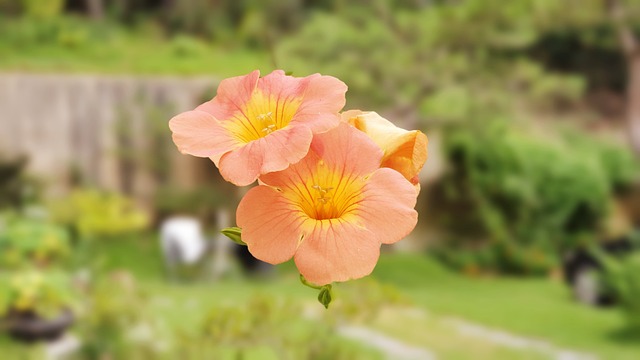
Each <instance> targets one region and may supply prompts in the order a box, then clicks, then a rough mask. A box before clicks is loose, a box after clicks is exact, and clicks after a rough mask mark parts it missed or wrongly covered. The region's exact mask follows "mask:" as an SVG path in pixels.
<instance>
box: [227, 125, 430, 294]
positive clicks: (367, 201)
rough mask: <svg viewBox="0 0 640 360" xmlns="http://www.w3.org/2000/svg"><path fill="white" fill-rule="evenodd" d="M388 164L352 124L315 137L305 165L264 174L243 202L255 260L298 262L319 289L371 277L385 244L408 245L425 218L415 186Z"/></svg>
mask: <svg viewBox="0 0 640 360" xmlns="http://www.w3.org/2000/svg"><path fill="white" fill-rule="evenodd" d="M381 159H382V151H381V150H380V148H379V147H378V146H377V145H376V144H375V143H374V142H373V141H371V139H369V138H368V137H367V136H366V135H365V134H364V133H362V132H360V131H357V130H355V129H354V128H353V127H351V126H349V125H347V124H344V123H343V124H341V125H340V126H338V127H337V128H335V129H333V130H331V131H329V132H326V133H323V134H319V135H315V136H314V138H313V142H312V144H311V148H310V150H309V153H308V154H307V155H306V156H305V157H304V159H302V160H301V161H300V162H299V163H297V164H294V165H291V166H290V167H289V168H287V169H286V170H283V171H279V172H274V173H270V174H266V175H263V176H261V177H260V185H259V186H257V187H254V188H252V189H251V190H249V192H248V193H247V194H246V195H245V197H244V198H243V199H242V201H241V202H240V205H239V206H238V211H237V213H236V222H237V224H238V226H239V227H241V228H242V240H243V241H244V242H246V243H247V245H248V247H249V251H250V252H251V254H253V256H255V257H256V258H258V259H260V260H263V261H266V262H268V263H271V264H278V263H282V262H284V261H287V260H289V259H290V258H291V257H294V260H295V263H296V266H297V267H298V270H299V271H300V273H301V274H302V275H303V276H304V277H305V278H306V279H307V280H308V281H310V282H312V283H315V284H318V285H323V284H328V283H331V282H333V281H346V280H349V279H356V278H360V277H363V276H366V275H368V274H370V273H371V271H372V270H373V268H374V267H375V264H376V262H377V260H378V257H379V255H380V244H390V243H394V242H396V241H398V240H400V239H402V238H403V237H404V236H406V235H407V234H409V233H410V232H411V230H413V228H414V227H415V225H416V222H417V219H418V213H417V212H416V211H415V210H414V206H415V203H416V197H417V193H416V191H415V189H414V187H413V186H412V185H411V183H410V182H409V181H407V180H406V179H404V178H403V176H402V175H401V174H400V173H398V172H397V171H395V170H392V169H388V168H380V161H381Z"/></svg>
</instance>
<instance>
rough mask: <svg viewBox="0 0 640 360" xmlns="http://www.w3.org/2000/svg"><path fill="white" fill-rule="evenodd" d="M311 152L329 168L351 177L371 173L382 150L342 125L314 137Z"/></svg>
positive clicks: (365, 136)
mask: <svg viewBox="0 0 640 360" xmlns="http://www.w3.org/2000/svg"><path fill="white" fill-rule="evenodd" d="M311 150H312V151H313V152H315V153H316V154H317V155H318V157H320V158H322V160H323V161H324V163H326V164H327V165H328V166H329V167H331V168H333V169H338V170H340V171H341V172H342V173H345V174H352V175H363V174H370V173H372V172H373V171H375V170H376V169H377V168H379V167H380V161H381V159H382V150H381V149H380V148H379V147H378V146H377V145H376V144H375V143H374V142H373V141H371V139H370V138H369V137H368V136H367V135H366V134H364V133H362V132H360V131H357V130H356V129H354V128H352V127H351V126H349V125H347V124H344V123H341V124H340V125H339V126H338V127H336V128H335V129H333V130H331V131H328V132H326V133H322V134H318V135H316V136H314V138H313V141H312V142H311Z"/></svg>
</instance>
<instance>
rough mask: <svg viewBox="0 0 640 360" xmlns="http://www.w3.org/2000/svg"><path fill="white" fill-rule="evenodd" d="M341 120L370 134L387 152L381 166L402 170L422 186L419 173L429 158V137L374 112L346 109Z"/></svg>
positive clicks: (412, 181) (406, 176)
mask: <svg viewBox="0 0 640 360" xmlns="http://www.w3.org/2000/svg"><path fill="white" fill-rule="evenodd" d="M342 120H343V121H346V122H348V123H349V124H351V125H352V126H354V127H355V128H356V129H358V130H361V131H363V132H364V133H365V134H367V135H369V137H370V138H371V139H372V140H373V141H374V142H375V143H376V144H377V145H378V146H379V147H380V148H381V149H382V151H384V156H383V157H382V164H381V166H382V167H388V168H391V169H394V170H396V171H398V172H400V173H401V174H402V175H404V177H405V178H406V179H407V180H409V181H411V183H412V184H414V185H416V186H419V184H420V183H419V179H418V174H419V173H420V170H421V169H422V166H424V163H425V162H426V161H427V142H428V140H427V136H426V135H425V134H424V133H422V132H421V131H419V130H413V131H408V130H404V129H401V128H399V127H397V126H395V125H394V124H393V123H392V122H390V121H389V120H387V119H385V118H383V117H382V116H380V115H378V114H377V113H375V112H373V111H367V112H362V111H360V110H349V111H345V112H343V113H342Z"/></svg>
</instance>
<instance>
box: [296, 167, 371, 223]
mask: <svg viewBox="0 0 640 360" xmlns="http://www.w3.org/2000/svg"><path fill="white" fill-rule="evenodd" d="M363 186H364V181H363V179H362V178H359V177H355V176H349V175H345V174H343V173H341V172H337V171H334V170H332V169H329V167H328V166H326V165H325V164H324V162H323V161H320V162H319V163H318V165H317V167H316V169H315V171H314V172H312V174H311V176H310V177H309V178H308V179H306V180H304V182H303V183H302V184H300V185H298V186H296V187H294V188H293V190H294V191H292V192H289V198H290V199H291V200H292V202H294V203H295V204H297V205H298V206H299V207H300V209H301V210H302V211H303V212H304V213H305V214H306V215H307V216H308V217H309V218H311V219H314V220H328V219H338V218H343V217H345V216H347V215H348V214H349V213H351V212H353V211H355V208H356V205H357V203H358V201H359V200H360V199H361V198H362V187H363Z"/></svg>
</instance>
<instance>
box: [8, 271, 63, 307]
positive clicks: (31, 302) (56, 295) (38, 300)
mask: <svg viewBox="0 0 640 360" xmlns="http://www.w3.org/2000/svg"><path fill="white" fill-rule="evenodd" d="M74 305H75V301H74V296H73V288H72V287H71V283H70V281H69V278H68V276H67V275H66V274H65V273H63V272H60V271H51V270H49V271H47V272H44V271H39V270H33V269H32V270H24V271H20V272H16V273H11V274H7V273H2V274H0V317H1V316H3V315H5V314H7V312H9V311H15V312H19V313H26V312H29V313H31V312H32V313H35V314H37V315H38V316H41V317H45V318H47V317H55V316H57V315H59V314H60V311H61V310H62V309H64V308H71V307H73V306H74Z"/></svg>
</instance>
